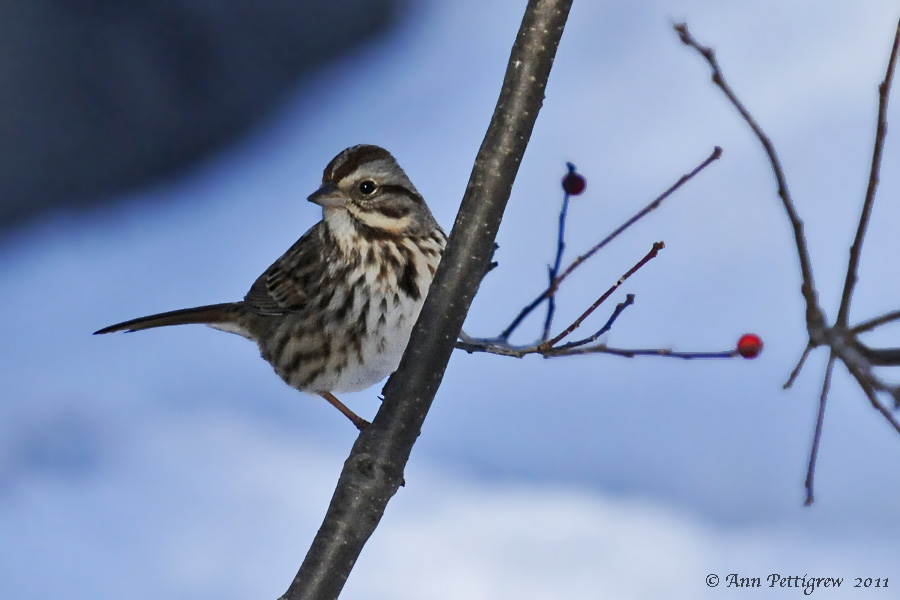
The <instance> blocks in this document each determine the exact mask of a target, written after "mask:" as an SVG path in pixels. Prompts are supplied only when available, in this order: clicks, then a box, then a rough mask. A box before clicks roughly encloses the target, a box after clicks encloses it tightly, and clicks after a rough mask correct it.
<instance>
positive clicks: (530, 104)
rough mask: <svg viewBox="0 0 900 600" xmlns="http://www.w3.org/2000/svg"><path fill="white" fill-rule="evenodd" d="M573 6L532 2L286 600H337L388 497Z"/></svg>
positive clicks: (562, 0) (468, 294) (478, 269)
mask: <svg viewBox="0 0 900 600" xmlns="http://www.w3.org/2000/svg"><path fill="white" fill-rule="evenodd" d="M571 4H572V2H571V0H529V2H528V6H527V8H526V9H525V16H524V18H523V19H522V25H521V27H520V29H519V33H518V37H517V38H516V41H515V44H514V45H513V49H512V53H511V56H510V59H509V64H508V66H507V69H506V76H505V78H504V80H503V87H502V89H501V91H500V98H499V99H498V101H497V106H496V108H495V109H494V115H493V117H492V119H491V123H490V126H489V127H488V131H487V134H486V135H485V138H484V141H483V142H482V145H481V148H480V150H479V151H478V156H477V157H476V159H475V166H474V168H473V169H472V175H471V177H470V179H469V185H468V187H467V188H466V193H465V196H464V197H463V201H462V206H461V207H460V210H459V214H458V215H457V218H456V223H455V224H454V226H453V230H452V232H451V234H450V242H449V244H448V246H447V249H446V251H445V253H444V257H443V260H442V261H441V265H440V267H439V268H438V271H437V273H436V275H435V280H434V283H433V284H432V286H431V290H430V291H429V294H428V298H427V299H426V301H425V306H424V308H423V309H422V313H421V315H420V317H419V320H418V322H417V323H416V326H415V328H414V329H413V333H412V337H411V338H410V341H409V346H408V347H407V349H406V352H405V354H404V356H403V360H402V361H401V363H400V367H399V369H398V370H397V372H396V373H394V375H393V376H391V378H390V380H388V383H387V385H386V386H385V388H384V403H383V404H382V406H381V410H379V411H378V414H377V415H376V416H375V419H374V420H373V421H372V425H371V426H369V427H367V428H366V429H365V431H363V432H362V433H361V434H360V436H359V438H358V439H357V441H356V443H355V444H354V446H353V450H352V451H351V453H350V457H349V458H348V459H347V461H346V463H345V464H344V469H343V471H342V472H341V477H340V480H339V481H338V484H337V488H336V489H335V492H334V496H333V497H332V499H331V505H330V506H329V507H328V512H327V514H326V515H325V520H324V522H323V523H322V526H321V528H320V529H319V532H318V533H317V534H316V537H315V540H314V541H313V543H312V547H311V548H310V550H309V552H308V553H307V555H306V558H305V559H304V561H303V564H302V566H301V567H300V571H299V572H298V573H297V576H296V577H295V578H294V581H293V582H292V583H291V586H290V588H289V589H288V591H287V592H286V593H285V595H284V596H283V598H284V599H287V600H301V599H302V600H311V599H316V600H319V599H333V598H337V596H338V594H339V593H340V591H341V589H342V588H343V586H344V583H345V582H346V580H347V577H348V576H349V575H350V570H351V569H352V568H353V565H354V563H355V562H356V559H357V558H358V556H359V553H360V551H361V550H362V548H363V545H364V544H365V543H366V541H367V540H368V539H369V536H371V535H372V532H373V531H374V530H375V527H376V526H377V525H378V522H379V521H380V520H381V516H382V515H383V514H384V509H385V507H386V506H387V503H388V501H389V500H390V498H391V497H392V496H393V495H394V493H396V491H397V489H398V488H399V486H400V485H401V483H402V482H403V469H404V466H405V465H406V462H407V460H408V458H409V454H410V452H411V451H412V447H413V444H414V443H415V441H416V438H417V437H418V436H419V432H420V430H421V428H422V424H423V422H424V421H425V415H426V414H427V413H428V409H429V408H430V407H431V402H432V400H433V399H434V395H435V393H436V392H437V389H438V386H439V385H440V383H441V379H442V378H443V375H444V370H445V369H446V367H447V362H448V361H449V360H450V355H451V353H452V352H453V347H454V345H455V343H456V339H457V337H458V335H459V332H460V329H461V328H462V324H463V321H464V320H465V317H466V313H467V312H468V310H469V305H470V304H471V302H472V298H473V297H474V295H475V292H476V291H477V289H478V285H479V283H480V282H481V277H482V276H483V275H484V273H485V268H486V267H487V264H488V262H489V260H490V256H491V251H492V248H493V245H494V238H495V236H496V234H497V229H498V228H499V226H500V220H501V218H502V217H503V212H504V209H505V208H506V203H507V201H508V200H509V194H510V190H511V189H512V185H513V181H514V180H515V177H516V173H517V172H518V169H519V164H520V162H521V160H522V155H523V154H524V153H525V148H526V146H527V145H528V140H529V138H530V136H531V131H532V128H533V127H534V122H535V119H536V118H537V115H538V111H539V110H540V108H541V104H542V102H543V99H544V88H545V87H546V84H547V79H548V77H549V75H550V68H551V66H552V65H553V59H554V57H555V55H556V48H557V46H558V44H559V40H560V37H561V36H562V32H563V28H564V26H565V23H566V19H567V17H568V14H569V9H570V8H571Z"/></svg>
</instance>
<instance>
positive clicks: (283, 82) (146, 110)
mask: <svg viewBox="0 0 900 600" xmlns="http://www.w3.org/2000/svg"><path fill="white" fill-rule="evenodd" d="M399 4H400V2H398V0H0V157H2V158H0V160H2V162H0V226H8V225H9V224H10V223H12V222H14V221H16V220H19V219H21V218H22V217H24V216H26V215H28V214H31V213H34V212H36V211H39V210H42V209H46V208H49V207H53V206H58V205H62V204H67V205H78V204H87V203H90V202H92V201H94V199H96V198H101V197H107V196H109V195H111V194H113V193H115V192H119V191H122V190H124V189H127V188H128V187H130V186H133V185H136V184H138V183H141V182H143V181H145V180H147V179H149V178H152V177H154V176H159V175H161V174H164V173H166V172H169V171H171V170H173V169H177V168H179V167H183V166H185V165H186V164H188V163H189V162H190V161H192V160H194V159H196V158H198V157H201V156H203V155H205V154H207V153H209V152H210V151H211V150H214V149H215V148H217V147H219V146H221V145H222V144H223V143H225V142H227V141H228V140H229V139H231V138H233V137H234V136H235V135H236V134H237V133H240V132H241V131H244V130H246V129H247V128H248V127H249V126H250V125H252V124H253V123H254V122H255V121H256V120H258V119H260V118H261V117H263V116H265V114H266V111H267V109H270V108H272V107H274V106H275V105H276V103H277V101H278V100H279V98H280V97H282V96H283V94H284V93H285V92H287V91H288V90H294V89H296V88H297V81H298V79H300V78H301V76H302V75H303V74H304V73H305V72H307V71H309V70H310V69H312V68H313V67H315V66H317V65H319V64H320V63H322V62H324V61H326V60H327V59H330V58H334V57H336V56H337V55H339V54H342V53H345V52H347V51H348V50H351V49H352V48H353V47H354V46H356V45H357V44H358V43H360V42H364V41H367V40H368V39H370V38H371V37H372V36H373V35H374V34H376V33H378V32H380V31H382V30H384V29H385V28H386V27H387V26H389V25H390V24H392V23H393V21H394V20H395V17H396V16H397V15H398V13H399V6H398V5H399Z"/></svg>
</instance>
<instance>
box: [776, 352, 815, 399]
mask: <svg viewBox="0 0 900 600" xmlns="http://www.w3.org/2000/svg"><path fill="white" fill-rule="evenodd" d="M812 349H813V347H812V345H811V344H807V345H806V348H804V349H803V355H802V356H800V360H798V361H797V366H795V367H794V370H793V371H791V375H790V377H788V380H787V381H785V382H784V385H783V386H781V389H783V390H786V389H788V388H789V387H791V386H792V385H794V382H795V381H796V380H797V376H798V375H800V370H801V369H802V368H803V365H805V364H806V359H807V358H809V353H810V352H812Z"/></svg>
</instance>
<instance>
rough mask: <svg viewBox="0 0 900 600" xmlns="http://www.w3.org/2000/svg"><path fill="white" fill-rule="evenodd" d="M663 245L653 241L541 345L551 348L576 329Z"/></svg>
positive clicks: (652, 257)
mask: <svg viewBox="0 0 900 600" xmlns="http://www.w3.org/2000/svg"><path fill="white" fill-rule="evenodd" d="M665 247H666V245H665V244H664V243H662V242H655V243H654V244H653V248H651V249H650V252H648V253H647V254H646V255H645V256H644V258H642V259H641V260H639V261H638V262H637V264H636V265H634V266H633V267H631V268H630V269H628V271H627V272H626V273H625V274H624V275H622V277H620V278H619V280H618V281H617V282H616V283H615V284H613V286H612V287H611V288H609V289H608V290H606V292H604V293H603V295H602V296H600V297H599V298H597V300H595V301H594V303H593V304H591V305H590V306H589V307H588V309H587V310H586V311H584V312H583V313H581V316H579V317H578V318H577V319H575V321H573V322H572V324H571V325H569V326H568V327H566V328H565V329H564V330H563V331H562V332H561V333H559V334H558V335H556V336H555V337H554V338H553V339H552V340H548V341H546V342H542V343H541V347H542V348H545V349H548V348H552V347H553V346H555V345H556V344H558V343H559V342H560V341H561V340H563V339H564V338H565V337H566V336H568V335H569V334H570V333H572V332H573V331H575V330H576V329H578V327H579V326H580V325H581V324H582V323H583V322H584V320H585V319H587V318H588V317H589V316H590V315H591V313H593V312H594V311H595V310H597V307H598V306H600V305H601V304H602V303H603V302H604V301H605V300H606V299H607V298H609V297H610V296H611V295H612V293H613V292H615V291H616V290H617V289H618V288H619V286H620V285H622V284H623V283H625V281H626V280H627V279H628V278H629V277H631V276H632V275H634V274H635V273H636V272H637V271H638V270H639V269H640V268H641V267H643V266H644V265H646V264H647V263H648V262H650V261H651V260H653V259H654V258H656V255H657V254H659V251H660V250H662V249H663V248H665Z"/></svg>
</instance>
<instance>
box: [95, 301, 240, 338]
mask: <svg viewBox="0 0 900 600" xmlns="http://www.w3.org/2000/svg"><path fill="white" fill-rule="evenodd" d="M242 313H243V310H242V308H241V304H240V303H239V302H226V303H224V304H210V305H208V306H198V307H196V308H183V309H181V310H173V311H170V312H164V313H159V314H158V315H149V316H147V317H140V318H137V319H132V320H130V321H125V322H124V323H117V324H115V325H110V326H109V327H104V328H103V329H101V330H99V331H95V332H94V335H98V334H103V333H112V332H114V331H129V332H130V331H140V330H141V329H152V328H154V327H168V326H169V325H189V324H192V323H202V324H204V325H212V326H213V327H217V328H221V329H225V330H226V331H231V330H232V329H233V328H234V326H237V325H238V323H237V320H238V317H239V316H240V315H241V314H242ZM218 326H221V327H218ZM230 326H231V327H230ZM235 333H238V332H237V331H235Z"/></svg>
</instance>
